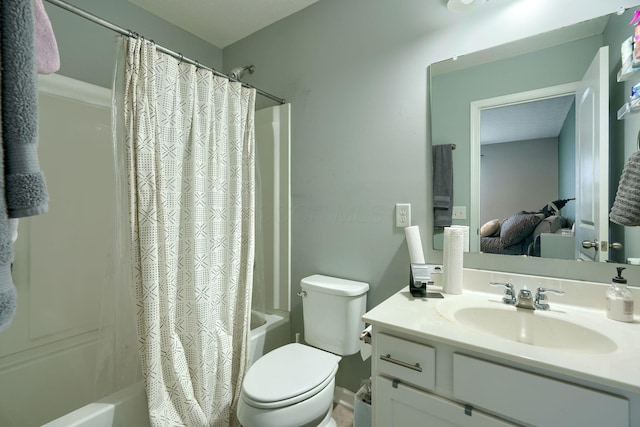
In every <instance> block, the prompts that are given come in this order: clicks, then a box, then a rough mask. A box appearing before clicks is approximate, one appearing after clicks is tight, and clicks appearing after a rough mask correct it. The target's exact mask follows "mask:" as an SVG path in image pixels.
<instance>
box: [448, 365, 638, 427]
mask: <svg viewBox="0 0 640 427" xmlns="http://www.w3.org/2000/svg"><path fill="white" fill-rule="evenodd" d="M453 395H454V396H455V397H456V398H457V399H460V400H462V401H464V402H467V403H469V404H471V405H477V406H479V407H481V408H484V409H486V410H489V411H494V412H496V413H499V414H501V415H505V416H507V417H511V418H513V419H516V420H518V421H521V422H525V423H527V424H531V425H535V426H539V427H543V426H550V427H551V426H553V427H557V426H563V427H573V426H576V427H578V426H580V427H582V426H611V427H613V426H616V427H629V401H628V400H627V399H625V398H623V397H619V396H614V395H611V394H608V393H604V392H601V391H597V390H593V389H590V388H586V387H581V386H578V385H575V384H570V383H566V382H564V381H559V380H555V379H552V378H548V377H544V376H542V375H536V374H532V373H529V372H525V371H521V370H519V369H514V368H509V367H506V366H502V365H498V364H496V363H491V362H487V361H484V360H480V359H476V358H473V357H469V356H464V355H462V354H454V355H453Z"/></svg>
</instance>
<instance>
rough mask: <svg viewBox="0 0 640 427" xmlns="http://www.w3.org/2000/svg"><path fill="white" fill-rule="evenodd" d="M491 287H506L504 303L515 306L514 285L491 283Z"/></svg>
mask: <svg viewBox="0 0 640 427" xmlns="http://www.w3.org/2000/svg"><path fill="white" fill-rule="evenodd" d="M489 285H491V286H501V287H504V296H503V297H502V302H503V303H505V304H510V305H514V304H515V303H516V293H515V291H514V290H513V285H512V284H511V283H503V282H489Z"/></svg>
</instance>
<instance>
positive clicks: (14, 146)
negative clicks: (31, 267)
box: [0, 0, 48, 218]
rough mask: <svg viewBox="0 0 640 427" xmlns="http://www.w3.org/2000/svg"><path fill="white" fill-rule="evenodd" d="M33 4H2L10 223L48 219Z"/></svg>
mask: <svg viewBox="0 0 640 427" xmlns="http://www.w3.org/2000/svg"><path fill="white" fill-rule="evenodd" d="M33 19H34V14H33V0H0V48H1V49H0V50H1V51H2V65H3V70H2V94H3V96H2V135H3V136H2V146H3V150H4V176H5V191H4V194H5V199H6V204H7V212H8V214H9V217H10V218H21V217H25V216H32V215H38V214H41V213H45V212H46V211H47V208H48V195H47V187H46V184H45V180H44V175H43V174H42V172H41V171H40V164H39V162H38V155H37V148H38V86H37V73H36V58H35V27H34V21H33Z"/></svg>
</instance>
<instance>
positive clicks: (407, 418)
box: [373, 376, 516, 427]
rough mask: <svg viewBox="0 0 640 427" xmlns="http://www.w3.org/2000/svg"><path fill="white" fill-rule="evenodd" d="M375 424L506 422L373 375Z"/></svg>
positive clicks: (479, 426) (491, 425)
mask: <svg viewBox="0 0 640 427" xmlns="http://www.w3.org/2000/svg"><path fill="white" fill-rule="evenodd" d="M373 399H374V405H373V411H374V414H373V425H374V427H421V426H425V427H464V426H469V427H471V426H473V427H506V426H515V425H516V424H511V423H508V422H506V421H503V420H500V419H498V418H495V417H492V416H490V415H487V414H484V413H482V412H479V411H477V410H475V409H472V410H471V411H470V415H467V414H466V413H465V407H464V406H463V405H461V404H459V403H456V402H453V401H450V400H447V399H443V398H441V397H438V396H436V395H434V394H431V393H427V392H425V391H421V390H418V389H415V388H413V387H410V386H407V385H404V384H402V383H399V384H397V386H396V387H394V386H393V381H392V380H390V379H388V378H385V377H380V376H376V379H375V384H374V396H373Z"/></svg>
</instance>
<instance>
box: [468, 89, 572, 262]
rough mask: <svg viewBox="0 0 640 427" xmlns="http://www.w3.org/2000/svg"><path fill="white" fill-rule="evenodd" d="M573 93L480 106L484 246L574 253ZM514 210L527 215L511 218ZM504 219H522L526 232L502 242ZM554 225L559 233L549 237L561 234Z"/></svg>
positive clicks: (525, 252) (547, 254)
mask: <svg viewBox="0 0 640 427" xmlns="http://www.w3.org/2000/svg"><path fill="white" fill-rule="evenodd" d="M574 100H575V96H574V94H571V95H560V96H555V97H552V98H545V99H541V100H533V101H524V102H521V103H517V104H513V105H507V106H500V107H495V108H488V109H484V110H481V112H480V123H481V125H480V153H481V154H480V156H481V157H480V195H481V197H480V205H479V209H480V211H479V213H480V224H482V225H481V233H480V250H481V251H482V252H486V253H500V254H507V255H531V256H542V257H547V258H549V257H555V258H561V259H574V258H575V253H574V252H575V251H574V245H573V241H575V239H574V238H573V236H572V226H573V224H574V222H575V209H574V204H572V203H570V202H571V201H573V200H572V199H574V196H575V179H574V177H575V154H574V153H575V138H574V136H575V132H574V131H573V130H574V127H575V120H574V116H575V108H574ZM567 153H568V155H567ZM505 178H506V179H505ZM565 200H566V201H565ZM514 213H518V214H517V215H518V218H522V221H520V222H514V221H509V222H506V221H507V220H508V219H510V218H511V217H512V216H513V215H514ZM505 222H506V223H507V224H510V223H513V225H514V226H516V227H517V226H520V227H521V228H520V229H519V234H520V235H521V237H524V238H523V239H522V240H520V239H513V238H511V239H510V240H511V241H514V240H518V241H515V242H514V243H513V244H511V245H508V246H505V244H504V242H505V241H507V240H506V238H507V237H509V236H508V235H507V232H508V230H505V229H504V227H502V224H504V223H505ZM558 231H559V232H560V233H558ZM501 232H504V234H505V236H504V238H502V237H501V234H502V233H501ZM512 233H513V231H512ZM550 233H554V234H558V235H559V236H561V237H560V239H555V240H554V242H553V244H549V243H547V241H546V239H549V238H556V237H557V236H548V235H547V234H550ZM562 233H564V234H562ZM562 240H567V241H568V242H567V244H564V245H563V244H562V243H563V242H562ZM559 248H562V250H559ZM550 251H553V252H550Z"/></svg>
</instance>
